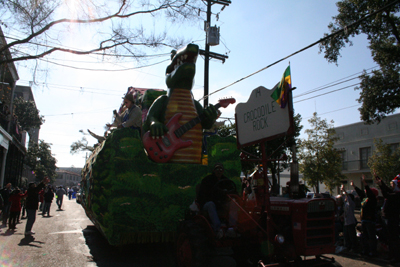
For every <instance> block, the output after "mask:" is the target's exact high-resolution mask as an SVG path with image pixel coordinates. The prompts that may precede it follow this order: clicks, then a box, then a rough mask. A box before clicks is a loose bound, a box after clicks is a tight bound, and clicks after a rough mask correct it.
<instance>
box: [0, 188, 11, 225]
mask: <svg viewBox="0 0 400 267" xmlns="http://www.w3.org/2000/svg"><path fill="white" fill-rule="evenodd" d="M0 194H1V197H2V198H3V209H2V213H1V215H2V219H3V227H6V226H7V219H8V216H9V214H10V207H11V203H10V201H9V198H10V194H11V183H8V184H7V185H6V186H5V187H4V188H3V189H2V190H1V191H0Z"/></svg>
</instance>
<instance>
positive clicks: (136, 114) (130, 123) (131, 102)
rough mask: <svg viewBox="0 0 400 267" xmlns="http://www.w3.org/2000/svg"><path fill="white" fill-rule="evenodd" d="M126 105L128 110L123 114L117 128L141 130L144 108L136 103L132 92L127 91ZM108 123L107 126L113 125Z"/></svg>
mask: <svg viewBox="0 0 400 267" xmlns="http://www.w3.org/2000/svg"><path fill="white" fill-rule="evenodd" d="M124 105H125V107H126V110H125V111H124V112H123V113H122V114H121V117H122V122H121V123H120V124H118V126H117V128H119V129H121V128H127V127H130V128H132V129H136V130H139V133H140V132H141V125H142V110H141V109H140V108H139V107H138V106H136V105H135V98H134V96H133V95H132V94H129V93H127V94H126V95H125V97H124ZM111 126H112V125H111V124H107V127H111Z"/></svg>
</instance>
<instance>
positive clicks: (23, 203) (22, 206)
mask: <svg viewBox="0 0 400 267" xmlns="http://www.w3.org/2000/svg"><path fill="white" fill-rule="evenodd" d="M25 192H26V187H22V189H21V193H25ZM25 203H26V197H24V198H22V199H21V217H20V216H18V218H21V220H22V219H25V218H26V217H25V213H26V204H25ZM18 222H19V220H18ZM18 222H17V223H18Z"/></svg>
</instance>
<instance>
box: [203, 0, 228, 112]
mask: <svg viewBox="0 0 400 267" xmlns="http://www.w3.org/2000/svg"><path fill="white" fill-rule="evenodd" d="M212 4H220V5H224V7H223V8H222V9H224V8H225V6H229V4H231V1H230V0H207V21H206V22H205V27H204V30H205V31H206V49H205V50H200V55H204V61H205V62H204V96H205V98H204V107H207V106H208V73H209V71H210V69H209V66H210V65H209V62H210V57H211V58H216V59H220V60H222V61H223V62H225V59H227V58H228V56H225V55H220V54H217V53H212V52H210V40H209V37H210V29H211V5H212ZM218 34H219V32H218ZM218 43H219V40H218ZM214 45H216V44H214Z"/></svg>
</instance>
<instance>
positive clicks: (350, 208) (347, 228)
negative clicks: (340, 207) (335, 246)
mask: <svg viewBox="0 0 400 267" xmlns="http://www.w3.org/2000/svg"><path fill="white" fill-rule="evenodd" d="M340 189H341V191H342V192H343V194H344V213H343V215H344V216H343V218H344V226H343V234H344V245H345V247H346V250H347V251H349V252H355V251H356V249H357V247H358V246H357V232H356V225H357V220H356V217H355V216H354V209H355V208H356V204H355V203H354V195H353V194H348V193H347V192H346V190H344V185H342V187H341V188H340Z"/></svg>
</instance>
